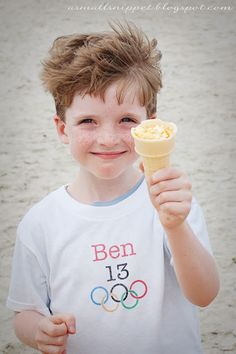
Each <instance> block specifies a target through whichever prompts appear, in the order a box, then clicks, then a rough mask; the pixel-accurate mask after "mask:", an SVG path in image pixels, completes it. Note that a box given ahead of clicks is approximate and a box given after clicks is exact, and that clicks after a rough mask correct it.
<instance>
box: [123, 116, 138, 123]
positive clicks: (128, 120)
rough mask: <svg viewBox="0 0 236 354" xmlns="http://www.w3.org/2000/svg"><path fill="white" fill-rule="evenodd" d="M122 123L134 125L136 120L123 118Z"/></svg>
mask: <svg viewBox="0 0 236 354" xmlns="http://www.w3.org/2000/svg"><path fill="white" fill-rule="evenodd" d="M122 122H125V123H136V120H135V119H133V118H130V117H124V118H122Z"/></svg>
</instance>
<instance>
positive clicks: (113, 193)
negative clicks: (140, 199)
mask: <svg viewBox="0 0 236 354" xmlns="http://www.w3.org/2000/svg"><path fill="white" fill-rule="evenodd" d="M141 176H142V174H141V172H140V171H139V170H138V169H136V168H134V167H131V168H130V169H129V170H126V172H125V173H123V174H122V175H120V176H119V177H117V178H114V179H100V178H97V177H96V176H94V175H93V174H91V173H89V172H88V171H86V170H84V169H83V168H81V169H80V172H79V175H78V176H77V178H76V179H75V181H74V182H73V183H71V184H70V185H69V186H68V193H69V194H70V195H71V196H72V197H73V198H74V199H76V200H78V201H79V202H81V203H85V204H92V203H94V202H105V201H110V200H113V199H115V198H117V197H119V196H121V195H122V194H125V193H126V192H128V191H129V190H130V189H131V188H132V187H133V186H134V185H135V184H136V183H137V182H138V181H139V179H140V178H141Z"/></svg>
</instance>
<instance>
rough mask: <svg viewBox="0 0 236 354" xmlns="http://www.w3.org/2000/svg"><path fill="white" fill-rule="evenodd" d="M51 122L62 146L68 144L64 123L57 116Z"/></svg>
mask: <svg viewBox="0 0 236 354" xmlns="http://www.w3.org/2000/svg"><path fill="white" fill-rule="evenodd" d="M53 120H54V123H55V126H56V129H57V134H58V136H59V138H60V140H61V141H62V142H63V144H69V138H68V135H67V126H66V123H65V122H63V120H61V118H60V117H58V115H55V116H54V118H53Z"/></svg>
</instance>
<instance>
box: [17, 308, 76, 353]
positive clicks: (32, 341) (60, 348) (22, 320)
mask: <svg viewBox="0 0 236 354" xmlns="http://www.w3.org/2000/svg"><path fill="white" fill-rule="evenodd" d="M14 329H15V333H16V336H17V337H18V338H19V340H20V341H21V342H23V343H24V344H26V345H28V346H30V347H32V348H35V349H38V350H40V351H42V352H44V353H55V352H56V351H55V350H57V353H65V351H66V343H67V337H68V334H75V331H76V330H75V318H74V316H73V315H71V314H58V315H54V316H50V317H46V316H44V315H41V314H40V313H38V312H36V311H31V310H25V311H22V312H16V313H15V318H14Z"/></svg>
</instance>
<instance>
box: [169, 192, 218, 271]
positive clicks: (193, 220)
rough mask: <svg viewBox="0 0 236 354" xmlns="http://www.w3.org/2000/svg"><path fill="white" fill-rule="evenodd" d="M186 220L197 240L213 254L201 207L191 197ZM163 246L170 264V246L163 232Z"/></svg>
mask: <svg viewBox="0 0 236 354" xmlns="http://www.w3.org/2000/svg"><path fill="white" fill-rule="evenodd" d="M187 222H188V224H189V226H190V227H191V229H192V230H193V232H194V234H195V235H196V236H197V238H198V240H199V241H200V242H201V244H202V245H203V246H204V247H205V249H206V250H207V251H208V252H209V253H210V254H211V255H213V252H212V248H211V244H210V240H209V237H208V231H207V226H206V221H205V218H204V215H203V212H202V209H201V207H200V205H199V204H198V202H197V201H196V199H195V198H193V200H192V205H191V210H190V212H189V215H188V216H187ZM164 247H165V250H166V251H167V253H168V255H169V256H170V258H171V260H170V263H171V264H172V257H171V252H170V247H169V244H168V239H167V235H166V234H165V233H164Z"/></svg>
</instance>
